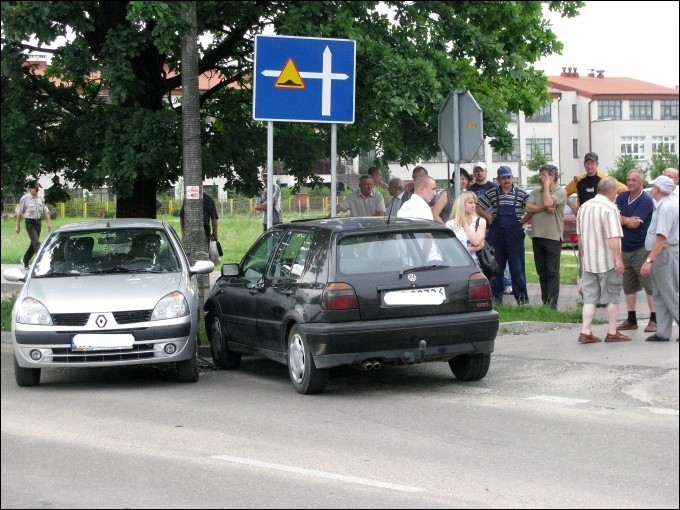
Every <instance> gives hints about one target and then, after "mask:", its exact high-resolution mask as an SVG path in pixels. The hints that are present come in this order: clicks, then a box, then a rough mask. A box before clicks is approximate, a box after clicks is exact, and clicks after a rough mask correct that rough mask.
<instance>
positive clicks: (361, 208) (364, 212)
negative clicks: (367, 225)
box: [338, 190, 385, 217]
mask: <svg viewBox="0 0 680 510" xmlns="http://www.w3.org/2000/svg"><path fill="white" fill-rule="evenodd" d="M338 206H339V207H340V210H341V211H349V215H350V216H355V217H356V216H375V213H376V212H382V213H384V212H385V199H384V198H383V196H382V194H381V193H378V192H377V191H375V190H371V194H370V195H369V196H364V195H363V194H362V193H361V190H357V191H355V192H354V193H352V194H351V195H349V196H348V197H347V198H345V199H344V200H342V201H340V202H339V203H338Z"/></svg>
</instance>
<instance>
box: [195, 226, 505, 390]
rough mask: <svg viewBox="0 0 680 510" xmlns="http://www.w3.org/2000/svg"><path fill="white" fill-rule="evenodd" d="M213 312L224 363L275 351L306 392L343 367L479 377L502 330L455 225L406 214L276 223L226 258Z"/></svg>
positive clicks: (217, 356) (230, 365) (215, 345)
mask: <svg viewBox="0 0 680 510" xmlns="http://www.w3.org/2000/svg"><path fill="white" fill-rule="evenodd" d="M205 311H206V315H205V321H206V331H207V332H208V336H209V338H210V345H211V348H212V355H213V359H214V361H215V363H216V364H217V365H218V366H219V367H221V368H225V369H234V368H237V367H238V365H239V363H240V361H241V355H242V354H245V355H255V356H260V357H263V358H268V359H271V360H275V361H278V362H280V363H283V364H286V365H288V369H289V373H290V379H291V381H292V383H293V386H294V387H295V389H296V391H297V392H298V393H303V394H311V393H321V392H323V391H324V389H325V387H326V384H327V382H328V378H329V369H330V368H331V367H336V366H340V365H349V366H352V367H355V368H358V369H363V370H375V369H378V368H380V367H381V366H382V365H387V364H401V365H411V364H416V363H422V362H429V361H446V362H448V363H449V366H450V367H451V370H452V372H453V374H454V375H455V376H456V378H457V379H459V380H463V381H476V380H479V379H481V378H483V377H484V376H485V375H486V373H487V371H488V370H489V364H490V362H491V353H492V351H493V350H494V341H495V338H496V334H497V333H498V314H497V313H496V312H495V311H493V310H492V305H491V290H490V288H489V283H488V280H487V279H486V277H485V276H484V275H483V274H482V273H481V272H480V271H479V269H478V268H477V266H476V265H475V263H474V261H473V260H472V258H471V257H470V255H469V254H468V252H467V250H466V249H465V248H464V247H463V246H462V245H461V243H460V242H459V241H458V239H457V238H456V236H455V235H454V233H453V232H452V231H451V230H450V229H449V228H447V227H445V226H444V225H440V224H438V223H435V222H430V221H423V220H409V219H402V218H391V219H390V220H389V221H388V220H387V218H369V217H366V218H329V219H322V220H311V221H303V222H294V223H287V224H282V225H277V226H275V227H273V228H271V229H270V230H268V231H267V232H265V233H264V234H263V235H262V236H261V237H260V238H259V239H258V240H257V242H256V243H255V244H254V245H253V246H252V247H251V248H250V250H249V251H248V252H247V253H246V255H245V256H244V257H243V260H242V261H241V263H240V264H224V265H223V266H222V276H221V277H220V278H219V279H218V280H217V282H216V283H215V285H214V286H213V288H212V290H211V292H210V296H209V297H208V299H207V301H206V304H205Z"/></svg>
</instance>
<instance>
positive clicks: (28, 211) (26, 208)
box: [17, 192, 49, 220]
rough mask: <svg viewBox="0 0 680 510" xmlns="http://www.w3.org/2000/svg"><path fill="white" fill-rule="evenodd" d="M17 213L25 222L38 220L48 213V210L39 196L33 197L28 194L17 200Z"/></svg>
mask: <svg viewBox="0 0 680 510" xmlns="http://www.w3.org/2000/svg"><path fill="white" fill-rule="evenodd" d="M17 213H18V214H19V215H21V216H23V217H24V218H26V219H27V220H39V219H41V218H42V217H43V216H44V215H45V214H47V213H49V209H48V208H47V206H46V205H45V200H44V199H43V198H42V197H41V196H40V195H36V196H33V195H31V193H30V192H29V193H26V194H25V195H24V196H22V197H21V200H19V205H18V206H17Z"/></svg>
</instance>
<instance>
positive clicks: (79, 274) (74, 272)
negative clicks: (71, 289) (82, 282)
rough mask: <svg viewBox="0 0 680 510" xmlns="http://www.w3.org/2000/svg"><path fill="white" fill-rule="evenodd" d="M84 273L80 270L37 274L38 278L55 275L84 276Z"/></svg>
mask: <svg viewBox="0 0 680 510" xmlns="http://www.w3.org/2000/svg"><path fill="white" fill-rule="evenodd" d="M82 275H83V273H81V272H80V271H75V270H71V271H53V272H52V273H46V274H41V275H35V277H36V278H51V277H53V276H82Z"/></svg>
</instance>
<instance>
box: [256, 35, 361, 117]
mask: <svg viewBox="0 0 680 510" xmlns="http://www.w3.org/2000/svg"><path fill="white" fill-rule="evenodd" d="M355 76H356V42H355V41H351V40H348V39H324V38H318V37H289V36H282V35H256V36H255V73H254V76H253V118H254V119H255V120H271V121H288V122H328V123H337V124H352V123H353V122H354V82H355Z"/></svg>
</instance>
